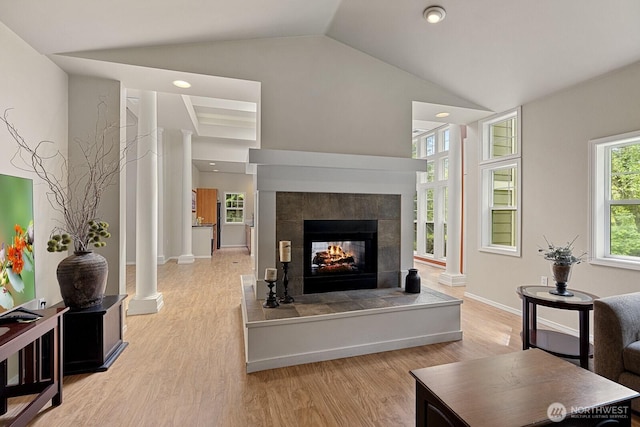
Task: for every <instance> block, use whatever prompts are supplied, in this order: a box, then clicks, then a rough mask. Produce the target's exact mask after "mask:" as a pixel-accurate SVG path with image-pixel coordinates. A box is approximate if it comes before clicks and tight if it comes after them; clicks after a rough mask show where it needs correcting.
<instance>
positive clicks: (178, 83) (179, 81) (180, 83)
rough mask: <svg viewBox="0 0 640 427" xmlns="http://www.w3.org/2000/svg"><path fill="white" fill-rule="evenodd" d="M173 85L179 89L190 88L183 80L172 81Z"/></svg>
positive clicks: (189, 84)
mask: <svg viewBox="0 0 640 427" xmlns="http://www.w3.org/2000/svg"><path fill="white" fill-rule="evenodd" d="M173 85H174V86H177V87H179V88H180V89H188V88H190V87H191V83H189V82H185V81H184V80H174V81H173Z"/></svg>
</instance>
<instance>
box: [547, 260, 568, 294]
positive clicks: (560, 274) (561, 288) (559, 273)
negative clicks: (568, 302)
mask: <svg viewBox="0 0 640 427" xmlns="http://www.w3.org/2000/svg"><path fill="white" fill-rule="evenodd" d="M571 267H572V265H571V264H556V263H553V264H551V274H553V280H555V282H556V288H555V289H552V290H550V291H549V293H551V294H553V295H560V296H563V297H571V296H573V292H570V291H568V290H567V282H568V281H569V279H570V278H571Z"/></svg>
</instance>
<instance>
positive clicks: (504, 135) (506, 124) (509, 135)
mask: <svg viewBox="0 0 640 427" xmlns="http://www.w3.org/2000/svg"><path fill="white" fill-rule="evenodd" d="M516 123H517V121H516V117H510V118H508V119H506V120H503V121H500V122H497V123H493V124H491V125H490V128H489V138H490V141H491V158H496V157H502V156H508V155H510V154H515V152H516V142H517V140H516V138H517V137H516V134H517V129H516Z"/></svg>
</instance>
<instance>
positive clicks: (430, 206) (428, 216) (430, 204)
mask: <svg viewBox="0 0 640 427" xmlns="http://www.w3.org/2000/svg"><path fill="white" fill-rule="evenodd" d="M433 209H434V199H433V189H431V188H430V189H428V190H427V212H426V219H427V222H433V212H434V211H433Z"/></svg>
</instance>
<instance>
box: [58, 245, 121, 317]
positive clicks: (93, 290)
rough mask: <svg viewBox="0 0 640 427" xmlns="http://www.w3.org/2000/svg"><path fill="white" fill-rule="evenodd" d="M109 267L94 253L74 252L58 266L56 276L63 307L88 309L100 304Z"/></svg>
mask: <svg viewBox="0 0 640 427" xmlns="http://www.w3.org/2000/svg"><path fill="white" fill-rule="evenodd" d="M108 273H109V265H108V264H107V260H106V259H105V258H104V257H103V256H102V255H100V254H97V253H94V252H74V253H73V255H71V256H68V257H67V258H65V259H63V260H62V261H61V262H60V264H58V269H57V271H56V275H57V277H58V284H59V285H60V294H61V295H62V300H63V301H64V305H66V306H67V307H69V308H88V307H93V306H96V305H100V304H102V299H103V298H104V291H105V288H106V286H107V275H108Z"/></svg>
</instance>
